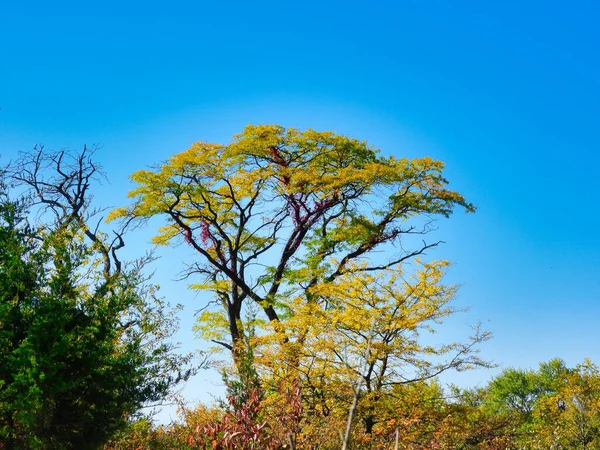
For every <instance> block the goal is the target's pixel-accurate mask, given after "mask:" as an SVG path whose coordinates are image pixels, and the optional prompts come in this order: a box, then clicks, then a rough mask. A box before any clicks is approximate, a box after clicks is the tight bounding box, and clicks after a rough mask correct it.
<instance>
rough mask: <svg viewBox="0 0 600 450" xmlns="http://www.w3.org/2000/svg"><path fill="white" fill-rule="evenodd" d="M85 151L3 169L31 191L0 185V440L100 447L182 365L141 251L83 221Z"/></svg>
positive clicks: (9, 444)
mask: <svg viewBox="0 0 600 450" xmlns="http://www.w3.org/2000/svg"><path fill="white" fill-rule="evenodd" d="M89 156H90V155H89V154H88V153H87V151H85V150H84V152H82V153H80V154H70V153H68V152H58V153H52V152H45V151H35V152H32V153H29V154H26V155H23V157H22V158H21V159H20V160H19V161H17V162H16V163H15V164H13V165H12V167H11V168H10V169H9V172H8V173H7V174H3V175H5V177H3V178H5V179H8V180H11V182H15V181H17V182H19V183H25V186H27V187H30V188H32V189H33V192H32V193H33V196H30V197H28V196H26V197H23V198H21V199H20V200H12V199H11V198H9V190H8V189H7V188H6V186H5V184H4V183H2V184H1V185H0V448H7V449H13V448H14V449H17V448H18V449H28V448H39V449H45V448H48V449H61V448H65V449H67V448H77V449H85V448H99V447H100V446H101V445H102V444H103V443H104V442H105V441H106V440H107V439H108V438H109V437H110V436H111V435H112V434H113V433H115V432H116V431H118V430H119V429H121V428H123V427H124V426H125V425H126V423H127V420H128V418H130V417H131V416H132V415H133V414H135V413H136V412H138V411H139V410H140V408H142V407H143V406H144V405H147V404H148V402H157V401H160V400H162V399H163V398H164V397H165V395H166V394H167V393H168V392H169V390H170V389H171V388H172V387H173V386H174V385H175V383H176V382H177V381H178V378H180V375H181V374H180V373H179V369H180V368H181V367H180V366H179V365H180V363H183V359H182V358H181V357H179V356H177V355H176V354H175V353H174V352H173V350H174V348H173V347H174V344H173V343H172V342H170V339H169V338H170V336H171V334H172V332H173V331H174V328H173V326H174V322H173V320H172V316H171V315H170V313H169V312H168V309H166V308H165V304H164V303H163V302H162V300H160V299H159V298H156V296H155V288H154V287H153V286H152V285H150V284H148V283H147V279H146V277H145V276H144V274H143V263H142V261H138V262H137V263H133V264H127V263H124V262H121V261H120V260H119V259H118V257H117V250H118V248H119V247H122V245H123V244H124V241H123V237H122V234H121V233H119V234H118V235H117V238H116V240H115V241H114V243H113V244H110V243H107V240H106V235H104V234H102V233H100V232H99V231H98V229H97V228H96V229H90V227H88V225H87V219H89V218H90V214H91V212H90V209H89V206H90V190H89V189H90V185H91V182H92V181H93V176H94V174H95V173H96V171H97V167H96V166H95V165H94V164H93V163H92V161H91V159H89ZM21 192H23V191H22V189H21ZM47 208H50V209H47ZM34 212H35V213H34ZM183 376H187V375H186V374H183Z"/></svg>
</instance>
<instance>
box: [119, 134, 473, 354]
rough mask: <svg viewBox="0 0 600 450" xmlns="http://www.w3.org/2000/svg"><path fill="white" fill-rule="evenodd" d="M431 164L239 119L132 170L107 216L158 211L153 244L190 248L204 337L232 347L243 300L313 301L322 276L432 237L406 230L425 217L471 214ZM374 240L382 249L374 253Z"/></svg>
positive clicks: (270, 313) (272, 309)
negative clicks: (209, 307)
mask: <svg viewBox="0 0 600 450" xmlns="http://www.w3.org/2000/svg"><path fill="white" fill-rule="evenodd" d="M443 167H444V165H443V163H441V162H440V161H435V160H432V159H431V158H427V157H425V158H418V159H413V160H408V159H397V158H394V157H384V156H381V155H380V154H379V152H378V150H376V149H374V148H372V147H371V146H369V145H368V144H367V143H366V142H363V141H359V140H357V139H353V138H349V137H347V136H343V135H338V134H335V133H332V132H317V131H314V130H306V131H300V130H297V129H294V128H288V129H286V128H283V127H281V126H277V125H260V126H254V125H249V126H247V127H246V128H245V129H244V131H243V132H242V133H240V134H238V135H236V136H234V138H233V140H232V142H231V143H230V144H228V145H221V144H213V143H205V142H198V143H195V144H193V145H192V146H191V147H190V148H189V149H187V150H185V151H183V152H181V153H178V154H175V155H174V156H172V157H171V158H169V159H168V160H167V161H165V162H164V163H162V164H160V165H157V166H156V167H154V168H153V169H151V170H141V171H139V172H135V173H134V174H133V175H132V176H131V179H132V180H133V181H134V182H136V183H137V185H138V187H136V188H135V189H134V190H132V191H131V192H130V193H129V196H130V197H131V198H132V199H133V203H132V204H131V205H130V206H127V207H123V208H118V209H116V210H114V211H112V213H111V214H110V216H109V219H113V220H114V219H117V218H122V219H124V220H126V221H138V222H140V221H141V222H143V221H146V220H148V219H149V218H151V217H155V216H159V217H162V218H163V219H164V225H163V226H162V227H161V228H160V229H159V230H158V232H157V234H156V236H155V238H154V242H155V243H156V244H170V243H173V242H182V241H184V242H186V243H187V244H188V245H190V246H191V247H192V248H193V249H194V250H195V251H196V252H197V254H198V256H199V258H198V259H197V260H195V261H190V262H189V263H188V265H187V274H188V275H192V274H197V275H200V276H202V279H201V280H200V282H199V283H195V284H194V287H196V288H200V289H207V290H209V291H211V292H213V294H214V301H215V302H216V303H218V304H219V305H220V306H221V307H222V310H221V311H222V312H221V311H219V312H218V317H215V316H212V319H213V320H212V325H211V327H212V329H213V332H214V331H215V330H216V328H218V326H217V325H218V324H219V323H221V324H223V325H225V326H226V329H227V334H228V336H225V335H219V334H218V333H216V332H214V333H213V338H214V339H215V341H219V342H220V343H221V344H222V345H224V346H226V347H228V348H230V349H232V350H234V349H235V348H236V346H238V344H239V343H240V342H242V341H243V340H244V337H245V334H247V330H244V325H243V319H244V317H243V305H244V302H246V301H247V300H249V301H251V302H254V303H256V304H257V305H259V306H260V308H261V309H262V311H263V312H264V316H265V318H266V319H267V320H269V321H279V320H281V319H282V318H285V317H287V316H288V315H289V314H290V303H289V299H290V298H291V297H292V295H293V294H294V293H298V292H300V293H301V294H302V295H303V296H304V298H305V300H306V301H315V300H316V299H315V295H316V294H315V293H314V291H313V290H312V288H313V287H314V286H316V285H317V284H318V283H320V282H322V281H328V282H332V281H334V280H336V279H337V278H339V277H340V276H343V275H344V274H347V273H348V272H377V271H382V270H386V269H390V268H392V267H395V266H398V265H399V264H401V263H403V262H405V261H408V260H410V259H412V258H414V257H415V256H418V255H421V254H423V253H424V252H425V251H426V250H427V249H430V248H432V247H435V246H436V245H438V243H439V242H437V241H432V242H425V241H420V240H418V239H411V238H414V237H415V236H422V235H425V234H427V233H428V232H429V231H430V230H431V226H430V225H431V220H432V218H433V217H435V216H436V215H441V216H445V217H448V216H449V215H450V214H452V212H453V211H454V209H455V208H456V207H457V206H461V207H463V208H464V209H465V210H466V211H474V206H473V205H472V204H470V203H469V202H467V201H466V200H465V199H464V197H463V196H462V195H460V194H459V193H457V192H455V191H452V190H450V189H448V182H447V180H446V179H445V178H444V177H443V173H442V172H443ZM391 244H393V246H394V247H392V245H391ZM411 245H414V246H413V247H411ZM384 247H385V249H386V250H387V252H386V253H388V252H389V257H382V256H381V255H380V254H378V255H377V257H375V258H374V257H373V256H374V254H375V253H374V252H375V251H377V250H380V249H382V248H384ZM390 250H395V251H390ZM204 319H206V320H207V321H210V320H211V316H210V315H209V314H208V313H207V314H205V315H204Z"/></svg>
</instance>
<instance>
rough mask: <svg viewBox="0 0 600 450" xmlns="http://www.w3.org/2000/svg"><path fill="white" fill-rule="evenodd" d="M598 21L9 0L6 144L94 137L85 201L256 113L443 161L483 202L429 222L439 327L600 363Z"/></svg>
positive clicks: (307, 4) (290, 6)
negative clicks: (455, 293) (446, 316)
mask: <svg viewBox="0 0 600 450" xmlns="http://www.w3.org/2000/svg"><path fill="white" fill-rule="evenodd" d="M598 19H600V5H599V4H598V3H597V2H593V1H591V0H589V1H575V2H569V3H567V2H549V1H546V2H542V1H538V2H532V1H529V2H528V1H518V2H516V1H504V2H476V1H472V2H467V1H456V2H442V1H435V0H430V1H425V0H421V1H417V0H414V1H396V2H386V1H382V2H369V3H365V2H348V1H345V2H325V3H324V4H323V3H322V2H313V1H304V2H297V3H290V2H287V3H286V2H274V1H273V2H262V1H255V2H221V3H217V2H211V3H203V2H184V1H174V2H170V3H162V4H158V3H157V4H155V5H153V4H151V3H148V2H144V3H142V2H113V1H105V2H96V3H90V2H87V3H86V2H60V1H59V2H35V1H34V2H4V3H3V4H2V5H1V6H0V42H1V44H0V49H1V51H0V107H1V108H2V109H1V110H0V154H2V160H4V161H8V160H9V159H10V158H11V157H13V156H14V155H15V154H16V153H17V152H18V151H19V150H27V149H30V148H31V147H32V146H33V145H34V144H36V143H43V144H45V145H46V146H48V147H51V148H62V147H71V148H80V147H81V146H82V145H83V144H84V143H87V144H88V145H91V144H93V143H96V144H100V145H102V148H101V150H100V151H99V152H98V159H99V160H100V162H101V163H102V164H103V165H104V167H105V169H106V172H107V173H108V175H109V178H110V180H111V182H112V184H111V185H107V186H105V187H104V188H103V189H102V190H101V191H99V192H98V195H97V197H98V198H97V200H98V201H99V202H100V203H102V204H108V205H115V206H116V205H119V204H122V203H123V202H124V201H125V199H124V196H125V192H126V190H127V189H128V187H129V184H128V181H127V175H128V174H129V173H131V172H133V171H135V170H138V169H140V168H143V167H144V166H145V165H148V164H152V163H154V162H157V161H161V160H163V159H165V158H167V157H168V156H170V155H171V154H173V153H175V152H177V151H181V150H183V149H185V148H187V147H188V146H189V144H190V143H191V142H193V141H197V140H208V141H218V142H227V141H228V139H229V138H230V136H231V135H232V134H233V133H236V132H238V131H240V130H241V129H242V128H243V126H244V125H246V124H247V123H250V122H252V123H279V124H282V125H286V126H294V127H300V128H305V127H313V128H315V129H319V130H334V131H337V132H340V133H343V134H348V135H352V136H354V137H357V138H361V139H367V140H368V141H369V142H371V143H372V144H373V145H375V146H376V147H379V148H381V150H382V152H383V153H384V154H394V155H397V156H409V157H414V156H423V155H429V156H432V157H434V158H438V159H441V160H443V161H445V162H446V163H447V177H448V179H449V180H450V181H451V186H452V187H454V188H455V189H456V190H458V191H460V192H462V193H464V194H465V196H467V198H468V199H469V200H470V201H472V202H473V203H475V204H476V205H477V206H478V208H479V209H478V211H477V213H476V214H474V215H464V214H462V213H459V214H457V215H455V216H454V217H452V218H451V219H450V220H444V221H440V223H439V227H440V230H439V233H438V236H439V237H440V238H442V239H444V240H445V241H447V244H446V245H444V246H443V247H441V248H438V249H436V251H435V253H434V254H433V255H431V256H434V257H437V258H445V259H449V260H452V261H455V263H456V264H455V265H454V267H453V268H452V270H451V274H450V279H451V281H453V282H459V283H462V284H463V287H462V289H461V292H460V296H459V299H458V300H457V304H458V305H459V306H465V305H470V306H471V310H470V311H469V312H468V313H466V314H462V315H460V316H458V317H456V318H454V319H453V320H451V321H450V323H448V326H447V327H445V328H444V329H443V330H442V331H441V332H440V336H442V337H449V338H450V337H454V336H464V335H465V334H467V333H468V332H469V329H468V325H469V324H473V323H475V322H477V321H478V320H481V321H482V322H483V323H484V325H485V326H486V327H487V328H488V329H489V330H491V331H492V332H494V334H495V338H494V340H493V341H491V342H489V343H487V344H486V345H485V346H484V347H483V348H482V351H483V355H484V356H486V357H488V358H489V359H492V360H494V361H496V362H498V363H501V364H503V366H504V367H506V366H518V367H533V366H536V365H537V364H538V362H540V361H542V360H547V359H550V358H552V357H555V356H557V357H561V358H563V359H565V360H566V361H567V362H568V363H569V364H575V363H577V362H579V361H581V360H582V359H583V358H584V357H586V356H590V357H592V358H593V359H595V360H596V361H597V362H600V346H599V345H598V344H599V343H600V327H599V326H598V320H599V319H600V242H599V239H598V230H600V209H599V208H598V206H599V200H598V198H599V197H600V187H599V185H598V179H599V177H598V175H597V170H598V166H599V165H600V156H599V154H600V153H599V151H598V150H599V149H600V131H599V126H598V124H599V123H600V111H599V105H600V59H599V58H598V56H597V55H598V54H600V35H599V32H598V30H597V22H598ZM135 239H137V241H139V243H138V244H136V245H135V246H133V248H132V249H130V251H132V253H135V251H137V250H138V249H141V247H143V246H144V243H145V242H146V241H145V240H146V239H147V236H142V237H140V236H138V237H136V238H135ZM184 257H185V249H176V250H173V251H171V252H169V251H165V252H163V261H161V262H159V263H158V267H159V270H158V271H157V275H156V277H157V280H156V281H158V282H159V283H160V284H161V285H163V287H164V289H163V292H164V294H165V295H166V296H167V297H169V299H170V300H172V301H173V302H181V303H184V304H185V305H186V308H187V309H186V314H185V315H184V316H183V321H182V333H181V339H182V340H183V341H185V343H186V344H185V345H186V347H188V348H192V347H194V346H197V345H199V344H198V342H196V341H193V340H192V339H193V338H192V337H191V333H190V332H189V329H190V327H191V324H192V318H191V317H192V312H193V311H194V309H197V308H198V307H199V306H200V305H201V304H202V302H203V299H202V297H201V296H198V295H195V294H193V293H190V292H188V291H186V290H185V287H184V286H183V284H181V283H175V282H173V281H171V280H172V278H174V277H175V276H176V270H175V268H177V263H178V262H179V261H180V260H181V259H182V258H184ZM494 373H496V371H493V370H492V371H482V372H474V373H470V374H460V375H457V376H453V377H451V379H452V381H456V382H459V383H461V384H466V385H469V384H471V385H473V384H477V383H480V384H482V383H484V382H485V381H486V380H487V379H489V377H490V376H492V374H494ZM208 378H209V376H208V375H203V374H201V375H200V378H199V381H198V380H197V381H196V382H195V383H194V385H193V386H188V388H187V390H186V392H187V393H188V396H189V398H204V397H205V394H204V393H203V392H205V391H209V390H210V391H214V390H215V388H214V387H213V386H212V384H210V383H208V382H205V381H203V380H206V379H208Z"/></svg>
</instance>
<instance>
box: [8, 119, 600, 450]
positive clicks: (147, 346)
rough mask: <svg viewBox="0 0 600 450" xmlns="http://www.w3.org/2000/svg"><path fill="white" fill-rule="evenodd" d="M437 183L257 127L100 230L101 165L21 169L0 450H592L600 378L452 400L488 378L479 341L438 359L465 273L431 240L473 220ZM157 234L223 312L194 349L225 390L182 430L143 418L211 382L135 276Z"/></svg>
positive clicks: (555, 375) (86, 162)
mask: <svg viewBox="0 0 600 450" xmlns="http://www.w3.org/2000/svg"><path fill="white" fill-rule="evenodd" d="M443 170H444V165H443V163H441V162H440V161H435V160H432V159H431V158H428V157H425V158H416V159H412V160H409V159H399V158H394V157H384V156H381V155H380V154H379V151H378V150H377V149H374V148H372V147H371V146H369V145H368V144H367V143H366V142H363V141H358V140H356V139H353V138H349V137H347V136H342V135H337V134H334V133H331V132H317V131H314V130H306V131H300V130H297V129H293V128H290V129H286V128H283V127H280V126H277V125H261V126H253V125H250V126H248V127H246V128H245V129H244V131H243V132H242V133H240V134H238V135H236V136H234V137H233V139H232V141H231V142H230V143H229V144H227V145H221V144H213V143H204V142H199V143H196V144H193V145H192V147H191V148H189V149H188V150H185V151H183V152H181V153H178V154H175V155H173V156H172V157H170V158H169V159H168V160H166V161H164V162H162V163H161V164H159V165H157V166H155V167H153V168H151V169H146V170H141V171H139V172H135V173H134V174H132V176H131V179H132V181H133V182H135V183H136V187H135V188H134V189H133V190H132V191H131V192H130V193H129V198H130V199H131V204H130V205H128V206H124V207H120V208H116V209H114V210H112V211H111V212H110V213H108V214H107V220H108V222H105V221H103V211H104V210H103V209H102V208H98V207H97V206H95V205H94V204H93V203H92V199H93V192H94V189H95V187H94V183H95V182H96V181H98V179H101V178H102V176H103V174H102V172H101V170H100V167H99V166H98V165H97V163H96V162H95V161H94V160H93V152H90V151H89V150H88V149H85V148H84V150H83V151H82V152H80V153H71V152H67V151H58V152H51V151H47V150H45V149H43V148H38V149H35V150H34V151H33V152H29V153H25V154H23V155H21V156H20V158H18V159H17V160H15V161H14V162H12V163H11V164H9V165H8V166H7V167H6V168H5V169H4V171H3V172H2V180H3V183H2V184H1V185H0V189H1V190H0V212H1V213H2V216H1V217H0V240H1V242H0V244H1V245H0V295H1V296H2V297H1V298H0V363H1V364H0V440H1V444H0V447H1V448H6V449H13V448H18V449H21V448H23V449H29V448H32V449H33V448H37V449H46V448H47V449H62V448H65V449H68V448H75V449H80V448H81V449H85V448H102V447H103V446H104V447H105V448H124V449H128V448H131V449H142V448H197V449H205V448H210V449H230V448H241V449H244V448H255V449H276V448H281V449H283V448H288V449H291V448H295V449H300V448H306V449H313V448H314V449H317V448H319V449H328V448H342V449H344V450H347V449H351V448H353V449H361V448H372V449H376V448H490V449H491V448H498V449H500V448H595V447H593V446H594V445H597V442H596V434H597V433H596V431H597V430H596V428H594V427H595V423H596V422H595V421H596V413H595V409H594V408H595V406H594V405H596V406H597V391H595V390H594V389H595V383H596V381H595V380H596V379H597V369H596V367H595V366H593V365H592V364H591V363H589V364H588V363H586V364H584V365H582V366H578V367H576V368H572V369H568V368H566V367H564V364H562V363H561V362H559V361H553V362H550V363H548V364H546V365H543V366H542V367H541V368H540V370H539V372H535V373H534V372H531V373H530V372H519V371H512V372H511V371H507V372H505V373H504V374H503V375H502V376H501V377H499V378H498V379H496V380H494V381H493V382H492V383H491V384H490V385H489V386H488V387H487V388H486V389H482V390H479V391H464V392H460V391H453V392H445V391H444V390H443V389H442V388H441V387H440V386H438V384H437V383H436V379H437V377H438V375H440V374H441V373H443V372H445V371H447V370H457V371H462V370H469V369H474V368H478V367H490V366H491V365H490V364H489V363H488V362H487V361H486V360H485V359H483V358H481V357H480V356H479V345H480V344H481V343H482V342H485V341H486V340H488V339H489V338H490V337H491V336H490V333H489V332H487V331H485V330H481V329H480V328H479V327H474V328H473V329H472V332H470V333H468V334H470V336H465V338H464V339H463V340H461V341H458V342H436V341H435V339H434V333H435V331H436V330H437V329H438V327H439V326H441V325H442V324H443V321H444V320H445V319H446V318H448V317H449V316H451V315H453V314H455V313H457V310H456V309H455V308H454V306H453V300H454V298H455V296H456V294H457V287H456V286H454V285H451V284H448V283H446V282H445V280H444V276H445V273H446V271H447V269H448V267H449V265H450V264H449V263H448V262H447V261H444V260H435V259H431V258H430V256H429V253H430V252H433V250H434V249H436V247H438V246H439V245H440V244H441V241H439V240H436V239H432V237H431V236H433V234H432V233H433V232H434V231H435V230H436V227H437V225H436V224H435V220H436V219H437V218H449V217H450V216H451V215H452V214H453V213H454V212H455V210H456V209H461V210H464V211H466V212H474V211H475V207H474V205H472V204H471V203H469V202H468V201H467V200H466V199H465V198H464V197H463V195H461V194H460V193H458V192H456V191H453V190H451V189H450V188H449V183H448V181H447V180H446V179H445V177H444V175H443ZM148 224H152V225H155V224H159V228H158V229H157V231H156V235H155V237H154V238H153V243H154V244H155V245H185V246H189V249H190V250H191V251H192V253H193V255H194V256H193V257H191V258H190V260H189V261H185V263H184V265H182V271H183V273H182V278H185V279H187V280H188V282H189V283H190V284H189V286H190V288H191V289H194V290H199V291H203V292H204V293H206V294H208V295H207V297H208V302H205V303H204V304H202V305H199V306H198V310H200V311H201V312H200V313H199V314H198V323H197V326H196V331H197V333H198V335H199V337H200V338H202V339H204V340H206V341H209V342H211V343H213V344H214V348H213V351H214V352H220V353H221V355H220V356H218V358H219V360H220V364H221V365H220V367H221V369H222V371H223V376H224V380H225V384H226V386H227V389H228V398H227V400H226V401H224V403H223V404H221V405H218V406H201V407H199V408H197V409H194V410H187V409H185V408H182V420H181V422H180V423H178V424H175V425H172V426H168V427H158V426H153V425H152V423H151V421H150V420H149V419H148V418H146V419H140V418H139V414H140V412H141V410H142V409H143V407H146V406H149V405H152V404H160V402H161V401H163V400H164V399H165V398H166V396H167V395H169V393H172V392H173V389H174V388H175V387H176V386H177V384H178V383H179V382H180V381H182V380H185V379H187V378H188V377H189V375H190V373H191V372H192V371H193V370H197V369H198V368H199V367H198V364H197V363H196V364H195V365H194V364H192V363H191V359H190V356H189V355H186V356H182V355H178V354H177V352H176V351H175V348H174V344H173V343H172V341H171V337H172V334H173V332H174V330H175V329H176V323H175V322H174V321H173V319H174V316H173V314H174V312H173V311H172V310H170V309H169V308H168V306H167V305H166V303H165V302H164V301H163V300H162V299H160V298H159V297H157V295H156V294H157V289H156V287H155V286H154V285H153V284H152V281H151V280H149V279H148V277H147V276H146V275H145V273H146V265H147V263H148V262H149V261H151V260H152V256H151V254H150V255H146V256H143V255H142V256H141V257H140V258H139V259H137V260H135V261H129V262H127V261H123V260H122V259H121V257H120V255H121V249H122V248H123V247H124V246H125V243H126V241H127V236H128V233H129V232H131V231H132V230H134V229H135V228H136V227H140V226H146V225H148ZM424 335H426V336H424ZM216 361H217V360H216V359H215V360H214V362H215V363H216ZM578 389H580V390H578ZM585 389H588V390H585ZM590 389H591V390H590ZM584 393H585V395H587V397H586V396H584ZM594 396H596V397H594ZM591 399H596V403H594V401H593V400H591ZM572 424H577V427H578V428H577V427H575V425H573V426H574V427H575V428H573V427H572ZM578 433H579V434H578ZM107 442H108V443H107ZM536 446H537V447H536Z"/></svg>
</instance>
